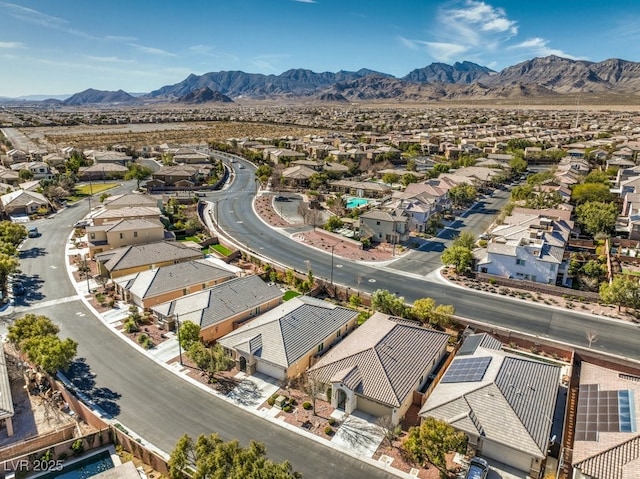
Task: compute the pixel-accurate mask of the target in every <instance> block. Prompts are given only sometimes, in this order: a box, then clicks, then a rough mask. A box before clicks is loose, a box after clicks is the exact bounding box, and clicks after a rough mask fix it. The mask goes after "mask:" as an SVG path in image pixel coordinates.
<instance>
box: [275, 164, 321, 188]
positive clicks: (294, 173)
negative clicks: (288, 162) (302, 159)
mask: <svg viewBox="0 0 640 479" xmlns="http://www.w3.org/2000/svg"><path fill="white" fill-rule="evenodd" d="M317 173H318V172H317V171H315V170H313V169H311V168H309V167H308V166H304V165H295V166H290V167H289V168H286V169H284V170H283V171H282V173H281V176H282V179H283V180H284V181H285V182H286V183H287V184H289V185H294V186H306V185H307V184H308V183H309V178H311V177H312V176H313V175H315V174H317Z"/></svg>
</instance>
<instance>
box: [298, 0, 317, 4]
mask: <svg viewBox="0 0 640 479" xmlns="http://www.w3.org/2000/svg"><path fill="white" fill-rule="evenodd" d="M293 1H294V2H297V3H318V2H316V0H293Z"/></svg>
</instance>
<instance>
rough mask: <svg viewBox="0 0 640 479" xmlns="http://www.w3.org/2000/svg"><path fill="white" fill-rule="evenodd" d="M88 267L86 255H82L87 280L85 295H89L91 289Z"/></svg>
mask: <svg viewBox="0 0 640 479" xmlns="http://www.w3.org/2000/svg"><path fill="white" fill-rule="evenodd" d="M89 271H90V269H89V267H88V266H87V255H86V254H85V255H84V275H85V277H86V278H87V294H89V293H91V288H90V287H89Z"/></svg>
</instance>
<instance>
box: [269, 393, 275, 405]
mask: <svg viewBox="0 0 640 479" xmlns="http://www.w3.org/2000/svg"><path fill="white" fill-rule="evenodd" d="M275 403H276V396H275V394H274V395H273V396H271V397H270V398H269V399H267V404H268V405H269V406H273V405H274V404H275Z"/></svg>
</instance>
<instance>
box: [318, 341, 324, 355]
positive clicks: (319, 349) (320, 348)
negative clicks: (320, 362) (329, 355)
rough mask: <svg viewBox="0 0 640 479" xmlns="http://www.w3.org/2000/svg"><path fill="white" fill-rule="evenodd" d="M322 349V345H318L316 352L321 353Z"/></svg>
mask: <svg viewBox="0 0 640 479" xmlns="http://www.w3.org/2000/svg"><path fill="white" fill-rule="evenodd" d="M323 349H324V344H322V343H320V344H318V352H319V353H320V352H322V350H323Z"/></svg>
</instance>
